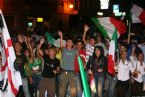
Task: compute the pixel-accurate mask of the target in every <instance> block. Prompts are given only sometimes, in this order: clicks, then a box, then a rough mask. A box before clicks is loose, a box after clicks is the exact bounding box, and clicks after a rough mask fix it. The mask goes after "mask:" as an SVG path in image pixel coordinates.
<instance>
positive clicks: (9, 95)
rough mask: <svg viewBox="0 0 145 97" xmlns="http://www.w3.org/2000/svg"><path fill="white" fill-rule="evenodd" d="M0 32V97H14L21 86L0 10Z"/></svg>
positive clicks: (10, 41)
mask: <svg viewBox="0 0 145 97" xmlns="http://www.w3.org/2000/svg"><path fill="white" fill-rule="evenodd" d="M0 32H1V37H0V39H1V43H0V44H1V47H0V49H1V52H0V53H1V55H2V65H1V66H0V81H1V82H2V83H0V84H1V89H0V97H16V95H17V93H18V91H19V86H20V85H22V80H21V76H20V72H19V71H16V70H15V69H14V61H15V59H16V56H15V52H14V48H13V46H12V40H11V38H10V35H9V32H8V28H7V26H6V22H5V19H4V16H3V14H2V11H1V10H0Z"/></svg>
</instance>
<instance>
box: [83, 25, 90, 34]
mask: <svg viewBox="0 0 145 97" xmlns="http://www.w3.org/2000/svg"><path fill="white" fill-rule="evenodd" d="M89 29H90V27H89V26H88V25H87V24H85V25H84V32H87V31H88V30H89Z"/></svg>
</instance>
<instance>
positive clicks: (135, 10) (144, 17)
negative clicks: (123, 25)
mask: <svg viewBox="0 0 145 97" xmlns="http://www.w3.org/2000/svg"><path fill="white" fill-rule="evenodd" d="M131 14H132V23H140V22H142V23H143V24H144V25H145V10H144V9H142V8H141V7H139V6H137V5H135V4H134V5H133V6H132V8H131Z"/></svg>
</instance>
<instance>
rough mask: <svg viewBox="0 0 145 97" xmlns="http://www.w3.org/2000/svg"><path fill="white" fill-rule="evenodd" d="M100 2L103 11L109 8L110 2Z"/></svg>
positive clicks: (104, 0)
mask: <svg viewBox="0 0 145 97" xmlns="http://www.w3.org/2000/svg"><path fill="white" fill-rule="evenodd" d="M100 2H101V9H108V8H109V0H100Z"/></svg>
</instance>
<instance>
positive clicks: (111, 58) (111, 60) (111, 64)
mask: <svg viewBox="0 0 145 97" xmlns="http://www.w3.org/2000/svg"><path fill="white" fill-rule="evenodd" d="M116 50H117V30H116V29H115V30H114V33H113V37H112V39H111V42H110V46H109V53H108V73H110V74H111V75H115V51H116Z"/></svg>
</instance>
